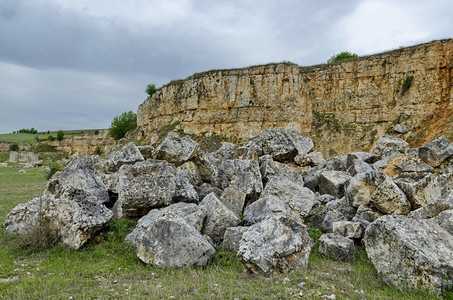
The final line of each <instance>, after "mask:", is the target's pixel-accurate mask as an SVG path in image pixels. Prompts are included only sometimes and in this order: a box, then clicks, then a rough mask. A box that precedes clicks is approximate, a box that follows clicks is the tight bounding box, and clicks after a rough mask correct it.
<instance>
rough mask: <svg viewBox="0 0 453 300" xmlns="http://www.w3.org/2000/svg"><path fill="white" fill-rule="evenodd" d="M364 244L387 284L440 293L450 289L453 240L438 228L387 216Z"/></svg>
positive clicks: (370, 230) (373, 227)
mask: <svg viewBox="0 0 453 300" xmlns="http://www.w3.org/2000/svg"><path fill="white" fill-rule="evenodd" d="M364 242H365V247H366V251H367V254H368V257H369V258H370V259H371V261H372V262H373V264H374V266H375V267H376V270H377V271H378V272H379V273H380V274H381V275H382V277H383V279H384V281H386V282H387V283H389V284H393V285H395V286H397V287H400V288H403V289H407V288H420V287H425V288H428V289H432V290H435V291H437V292H438V293H441V292H442V291H443V290H446V289H448V288H451V285H452V279H451V278H452V277H453V276H452V275H453V239H452V236H451V234H449V233H448V232H447V231H445V229H443V228H442V227H440V226H438V225H437V224H433V222H429V221H427V220H416V219H414V218H409V217H406V216H391V215H387V216H383V217H381V218H379V219H378V220H376V221H375V222H373V223H372V224H370V226H369V227H368V228H367V230H366V232H365V238H364Z"/></svg>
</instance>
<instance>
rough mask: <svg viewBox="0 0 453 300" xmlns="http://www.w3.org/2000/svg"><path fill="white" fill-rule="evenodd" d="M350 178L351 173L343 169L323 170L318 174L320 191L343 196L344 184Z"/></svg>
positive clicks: (339, 196) (337, 196)
mask: <svg viewBox="0 0 453 300" xmlns="http://www.w3.org/2000/svg"><path fill="white" fill-rule="evenodd" d="M350 179H351V175H349V173H346V172H343V171H323V172H321V173H320V174H319V176H318V184H319V193H320V194H321V195H323V194H329V195H332V196H334V197H336V198H341V197H343V196H344V186H345V184H346V183H347V182H348V181H349V180H350Z"/></svg>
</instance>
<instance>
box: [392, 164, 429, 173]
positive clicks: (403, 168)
mask: <svg viewBox="0 0 453 300" xmlns="http://www.w3.org/2000/svg"><path fill="white" fill-rule="evenodd" d="M395 169H396V170H397V171H398V172H399V173H402V172H411V173H423V172H430V173H433V172H434V168H433V167H431V166H430V165H424V164H420V163H417V162H413V161H412V162H411V161H409V162H408V161H404V162H402V163H400V164H396V165H395Z"/></svg>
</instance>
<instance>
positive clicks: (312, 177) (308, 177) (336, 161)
mask: <svg viewBox="0 0 453 300" xmlns="http://www.w3.org/2000/svg"><path fill="white" fill-rule="evenodd" d="M323 171H346V159H343V158H342V157H338V156H337V157H333V158H330V159H328V160H326V161H325V162H324V163H323V164H321V165H318V166H316V167H313V168H311V169H310V170H308V171H307V172H305V174H304V185H305V186H306V187H308V188H309V189H310V190H312V191H313V192H318V191H319V181H318V177H319V174H321V173H322V172H323Z"/></svg>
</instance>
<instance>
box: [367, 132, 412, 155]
mask: <svg viewBox="0 0 453 300" xmlns="http://www.w3.org/2000/svg"><path fill="white" fill-rule="evenodd" d="M393 147H394V148H396V149H397V150H398V151H399V152H401V153H404V151H406V149H407V148H409V144H408V143H407V142H406V141H404V140H402V139H400V138H397V137H394V136H390V135H384V136H381V137H380V138H379V139H378V141H377V143H376V146H375V148H374V153H375V154H377V155H382V154H384V153H385V151H386V149H387V148H393Z"/></svg>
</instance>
